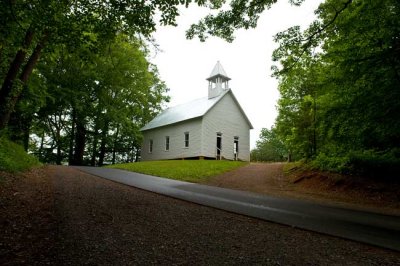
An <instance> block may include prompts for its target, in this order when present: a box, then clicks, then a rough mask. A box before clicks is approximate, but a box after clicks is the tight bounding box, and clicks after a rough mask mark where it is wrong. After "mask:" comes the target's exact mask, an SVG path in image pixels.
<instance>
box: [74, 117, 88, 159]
mask: <svg viewBox="0 0 400 266" xmlns="http://www.w3.org/2000/svg"><path fill="white" fill-rule="evenodd" d="M85 144H86V128H85V124H84V123H83V119H79V118H78V119H77V120H76V134H75V153H74V165H83V155H84V153H85Z"/></svg>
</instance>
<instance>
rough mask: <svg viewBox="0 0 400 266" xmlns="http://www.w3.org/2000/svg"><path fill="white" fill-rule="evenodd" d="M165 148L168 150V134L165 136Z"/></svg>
mask: <svg viewBox="0 0 400 266" xmlns="http://www.w3.org/2000/svg"><path fill="white" fill-rule="evenodd" d="M165 150H166V151H169V136H166V137H165Z"/></svg>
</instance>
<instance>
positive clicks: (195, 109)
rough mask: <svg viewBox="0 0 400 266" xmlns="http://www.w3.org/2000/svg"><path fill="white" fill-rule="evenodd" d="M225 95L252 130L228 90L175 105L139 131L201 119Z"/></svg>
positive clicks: (251, 126)
mask: <svg viewBox="0 0 400 266" xmlns="http://www.w3.org/2000/svg"><path fill="white" fill-rule="evenodd" d="M227 93H230V94H231V95H232V98H233V100H234V101H235V102H236V104H237V105H238V107H239V109H240V111H241V113H242V114H243V116H244V118H245V119H246V121H247V123H248V124H249V126H250V128H251V129H253V125H252V124H251V122H250V120H249V119H248V118H247V116H246V114H245V113H244V111H243V109H242V107H241V106H240V104H239V102H238V101H237V99H236V97H235V95H234V94H233V92H232V91H231V90H230V89H229V90H226V91H224V92H223V93H221V95H220V96H218V97H215V98H211V99H208V97H204V98H200V99H196V100H193V101H190V102H188V103H185V104H181V105H177V106H174V107H170V108H168V109H166V110H164V111H163V112H162V113H161V114H159V115H158V116H156V117H155V118H154V119H153V120H151V121H150V122H149V123H148V124H147V125H145V126H144V127H142V128H141V129H140V130H141V131H145V130H149V129H153V128H158V127H162V126H167V125H171V124H175V123H179V122H182V121H186V120H190V119H193V118H199V117H203V116H204V115H205V114H206V113H207V112H208V111H209V110H210V109H211V108H212V107H213V106H214V105H215V104H216V103H217V102H219V100H220V99H222V98H223V97H224V96H225V95H226V94H227Z"/></svg>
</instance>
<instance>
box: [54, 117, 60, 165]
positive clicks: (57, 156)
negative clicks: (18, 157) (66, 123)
mask: <svg viewBox="0 0 400 266" xmlns="http://www.w3.org/2000/svg"><path fill="white" fill-rule="evenodd" d="M60 120H61V115H60V116H59V121H60ZM55 123H56V145H57V154H56V164H57V165H61V162H62V154H61V126H60V124H57V120H56V122H55Z"/></svg>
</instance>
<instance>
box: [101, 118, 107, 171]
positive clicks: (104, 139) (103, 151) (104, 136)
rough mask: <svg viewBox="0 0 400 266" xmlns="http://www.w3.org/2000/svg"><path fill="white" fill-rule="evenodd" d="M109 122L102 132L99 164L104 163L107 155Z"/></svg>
mask: <svg viewBox="0 0 400 266" xmlns="http://www.w3.org/2000/svg"><path fill="white" fill-rule="evenodd" d="M107 132H108V122H105V123H104V128H103V130H102V132H101V143H100V152H99V166H102V165H103V164H104V157H105V156H106V142H107Z"/></svg>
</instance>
